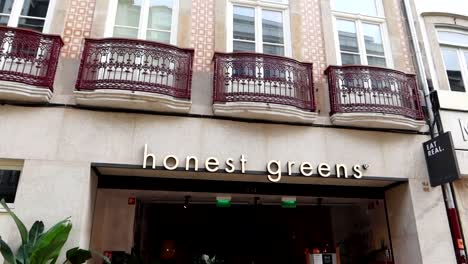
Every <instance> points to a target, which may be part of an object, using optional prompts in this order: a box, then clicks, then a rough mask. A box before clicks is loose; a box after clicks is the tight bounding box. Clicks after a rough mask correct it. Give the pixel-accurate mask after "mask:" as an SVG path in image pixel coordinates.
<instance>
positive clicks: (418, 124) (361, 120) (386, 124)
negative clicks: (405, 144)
mask: <svg viewBox="0 0 468 264" xmlns="http://www.w3.org/2000/svg"><path fill="white" fill-rule="evenodd" d="M330 120H331V122H332V124H334V125H338V126H351V127H365V128H384V129H403V130H412V131H424V130H427V129H426V128H427V127H426V122H425V121H424V120H414V119H411V118H408V117H405V116H400V115H392V114H382V113H365V112H363V113H335V114H333V115H332V116H330Z"/></svg>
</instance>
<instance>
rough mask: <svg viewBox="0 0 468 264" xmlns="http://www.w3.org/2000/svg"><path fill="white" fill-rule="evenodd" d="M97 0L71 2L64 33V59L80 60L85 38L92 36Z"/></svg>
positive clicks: (73, 0)
mask: <svg viewBox="0 0 468 264" xmlns="http://www.w3.org/2000/svg"><path fill="white" fill-rule="evenodd" d="M96 1H97V0H71V1H70V7H69V9H68V12H67V17H66V20H65V29H64V31H63V36H62V38H63V42H64V43H65V46H64V47H63V48H62V57H68V58H72V59H75V58H79V57H80V56H81V51H82V48H83V41H84V38H87V37H89V36H90V35H91V27H92V24H93V16H94V8H95V6H96Z"/></svg>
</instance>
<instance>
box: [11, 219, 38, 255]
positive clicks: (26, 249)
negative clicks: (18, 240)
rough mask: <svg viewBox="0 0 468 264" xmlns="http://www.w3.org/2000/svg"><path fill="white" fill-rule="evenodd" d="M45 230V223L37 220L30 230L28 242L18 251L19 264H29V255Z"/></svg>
mask: <svg viewBox="0 0 468 264" xmlns="http://www.w3.org/2000/svg"><path fill="white" fill-rule="evenodd" d="M43 232H44V223H43V222H42V221H36V222H34V224H33V225H32V227H31V229H30V230H29V240H28V243H27V244H22V245H21V246H20V247H19V248H18V251H17V252H16V260H17V261H18V263H19V264H29V256H30V255H31V251H32V249H33V248H34V247H35V246H36V243H37V241H38V240H39V237H40V236H41V235H42V233H43Z"/></svg>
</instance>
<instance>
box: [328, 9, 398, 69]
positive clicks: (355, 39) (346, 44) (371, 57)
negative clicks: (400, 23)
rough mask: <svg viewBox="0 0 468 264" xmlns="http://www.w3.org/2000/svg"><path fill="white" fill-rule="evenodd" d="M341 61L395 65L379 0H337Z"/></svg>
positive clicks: (338, 41)
mask: <svg viewBox="0 0 468 264" xmlns="http://www.w3.org/2000/svg"><path fill="white" fill-rule="evenodd" d="M333 3H334V5H333V7H332V8H333V12H332V13H333V16H334V24H335V38H336V40H337V57H338V63H339V64H342V65H345V64H361V65H371V66H380V67H392V60H391V57H390V52H389V45H388V44H387V41H386V39H387V38H386V34H385V32H386V27H385V18H384V17H383V12H382V7H381V2H380V0H357V1H349V0H334V2H333Z"/></svg>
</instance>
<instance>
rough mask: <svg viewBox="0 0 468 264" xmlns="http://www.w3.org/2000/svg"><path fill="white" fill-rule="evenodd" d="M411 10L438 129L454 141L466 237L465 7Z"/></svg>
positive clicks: (428, 4)
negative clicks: (450, 136)
mask: <svg viewBox="0 0 468 264" xmlns="http://www.w3.org/2000/svg"><path fill="white" fill-rule="evenodd" d="M414 13H415V23H417V24H419V27H418V28H419V29H420V31H419V34H418V35H419V42H420V43H419V45H420V47H421V49H422V55H423V59H424V65H425V68H424V73H425V75H426V76H427V79H428V81H429V84H431V85H430V86H431V87H430V89H431V90H432V94H433V98H436V100H435V102H436V104H437V105H436V106H435V107H434V108H435V113H436V122H438V126H439V129H440V132H451V134H452V138H453V142H454V148H455V152H456V158H457V161H458V166H459V170H460V175H461V179H460V180H457V181H455V182H453V192H454V195H455V202H456V204H457V208H458V211H459V214H460V217H459V219H460V222H461V227H462V232H463V236H464V239H465V241H466V238H467V228H468V227H467V224H468V223H467V221H466V212H467V209H466V208H467V207H466V198H467V197H468V196H467V182H466V179H465V177H466V175H467V174H468V168H467V167H466V166H467V164H468V162H467V157H468V156H467V147H468V145H467V140H468V138H467V137H466V131H467V130H466V117H467V114H466V111H467V108H466V106H467V102H468V97H467V95H466V87H467V80H468V75H467V74H468V72H467V69H468V66H467V65H468V64H467V62H468V50H467V48H468V46H467V45H468V44H467V43H468V8H467V7H466V5H464V4H463V2H460V1H448V2H446V3H439V2H437V1H424V2H423V1H414Z"/></svg>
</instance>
